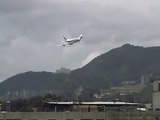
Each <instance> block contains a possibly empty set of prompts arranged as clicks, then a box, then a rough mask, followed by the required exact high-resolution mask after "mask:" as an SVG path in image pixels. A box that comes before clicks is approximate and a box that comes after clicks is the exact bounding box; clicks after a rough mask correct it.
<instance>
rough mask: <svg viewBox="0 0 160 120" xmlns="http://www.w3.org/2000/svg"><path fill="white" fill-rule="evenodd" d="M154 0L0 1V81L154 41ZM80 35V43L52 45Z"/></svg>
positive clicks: (157, 16) (75, 65)
mask: <svg viewBox="0 0 160 120" xmlns="http://www.w3.org/2000/svg"><path fill="white" fill-rule="evenodd" d="M159 5H160V2H159V1H158V0H154V1H153V0H141V1H139V0H134V1H130V0H119V1H116V0H99V1H98V0H74V1H73V0H61V1H58V0H14V1H13V0H1V1H0V26H1V27H0V54H1V57H0V66H1V67H0V79H1V80H4V79H5V78H7V77H10V76H12V75H14V74H17V73H21V72H25V71H29V70H33V71H44V70H46V71H55V70H56V69H58V68H60V67H68V68H71V69H75V68H78V67H82V65H84V64H86V63H87V62H88V61H89V60H91V59H92V58H93V57H94V56H97V55H99V54H101V53H104V52H107V51H109V50H110V49H112V48H115V47H118V46H121V45H122V44H125V43H131V44H134V45H143V46H155V45H160V40H159V38H160V33H159V31H160V22H159V21H160V13H159V11H160V8H159ZM80 33H83V34H84V38H83V40H82V42H81V43H80V44H76V45H73V46H68V47H57V45H58V44H60V43H61V41H62V40H63V38H62V35H66V36H67V37H71V36H78V35H79V34H80Z"/></svg>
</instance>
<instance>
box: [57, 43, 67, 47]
mask: <svg viewBox="0 0 160 120" xmlns="http://www.w3.org/2000/svg"><path fill="white" fill-rule="evenodd" d="M66 45H68V44H67V43H64V44H59V45H57V46H66Z"/></svg>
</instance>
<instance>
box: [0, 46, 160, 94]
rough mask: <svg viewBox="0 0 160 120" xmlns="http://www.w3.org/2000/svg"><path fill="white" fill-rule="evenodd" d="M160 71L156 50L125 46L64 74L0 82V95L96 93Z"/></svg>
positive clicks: (158, 49)
mask: <svg viewBox="0 0 160 120" xmlns="http://www.w3.org/2000/svg"><path fill="white" fill-rule="evenodd" d="M159 71H160V47H147V48H144V47H140V46H133V45H129V44H125V45H123V46H121V47H119V48H116V49H112V50H111V51H109V52H107V53H104V54H102V55H100V56H98V57H96V58H95V59H93V60H92V61H91V62H90V63H88V64H87V65H86V66H84V67H82V68H79V69H76V70H73V71H71V72H70V73H68V74H65V73H51V72H26V73H21V74H17V75H15V76H13V77H10V78H8V79H6V80H5V81H3V82H2V83H0V96H3V95H5V94H7V92H9V94H10V92H11V91H19V90H35V91H42V90H43V91H45V90H52V92H54V93H55V94H61V95H73V94H75V93H76V94H78V93H79V92H81V94H87V95H90V94H92V93H95V92H98V91H99V90H100V89H108V88H110V87H113V86H119V85H120V84H121V82H122V81H135V82H136V83H139V82H140V78H141V76H142V75H151V74H154V73H158V72H159Z"/></svg>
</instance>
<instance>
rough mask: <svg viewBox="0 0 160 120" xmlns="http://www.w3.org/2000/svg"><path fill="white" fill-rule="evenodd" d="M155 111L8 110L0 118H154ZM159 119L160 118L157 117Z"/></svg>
mask: <svg viewBox="0 0 160 120" xmlns="http://www.w3.org/2000/svg"><path fill="white" fill-rule="evenodd" d="M159 116H160V114H158V113H156V112H138V111H137V112H136V111H135V112H8V113H0V120H156V118H159ZM159 120H160V119H159Z"/></svg>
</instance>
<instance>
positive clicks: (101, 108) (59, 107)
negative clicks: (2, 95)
mask: <svg viewBox="0 0 160 120" xmlns="http://www.w3.org/2000/svg"><path fill="white" fill-rule="evenodd" d="M43 107H44V108H45V111H49V112H53V111H54V112H65V111H67V112H106V111H133V110H144V109H145V108H144V106H143V105H142V104H140V103H128V102H54V101H50V102H44V106H43Z"/></svg>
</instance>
